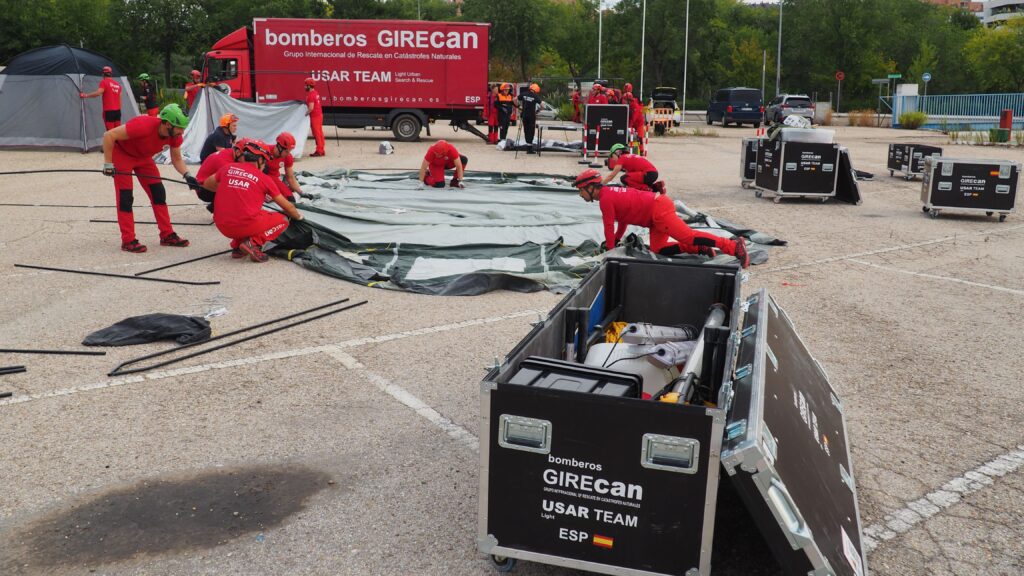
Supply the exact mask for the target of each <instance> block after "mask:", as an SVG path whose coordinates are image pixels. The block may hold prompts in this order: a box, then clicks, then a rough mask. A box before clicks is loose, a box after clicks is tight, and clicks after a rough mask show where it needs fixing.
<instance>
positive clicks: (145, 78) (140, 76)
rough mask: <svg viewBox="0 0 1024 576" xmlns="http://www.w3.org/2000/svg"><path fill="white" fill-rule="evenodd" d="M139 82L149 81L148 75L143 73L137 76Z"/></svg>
mask: <svg viewBox="0 0 1024 576" xmlns="http://www.w3.org/2000/svg"><path fill="white" fill-rule="evenodd" d="M139 80H149V74H146V73H145V72H143V73H142V74H139Z"/></svg>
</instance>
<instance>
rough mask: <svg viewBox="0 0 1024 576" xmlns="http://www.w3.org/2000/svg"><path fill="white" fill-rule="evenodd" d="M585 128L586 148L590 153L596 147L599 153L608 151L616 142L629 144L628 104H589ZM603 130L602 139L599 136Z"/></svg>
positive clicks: (585, 115)
mask: <svg viewBox="0 0 1024 576" xmlns="http://www.w3.org/2000/svg"><path fill="white" fill-rule="evenodd" d="M583 116H584V118H583V128H584V130H586V135H585V136H586V139H587V141H586V145H587V146H586V148H587V152H588V153H590V154H593V153H594V147H595V146H599V148H597V152H598V153H599V154H601V153H604V152H607V151H608V149H609V148H611V147H612V145H614V144H622V145H623V146H629V106H628V105H626V104H587V107H586V110H585V111H584V114H583ZM598 131H600V132H601V138H600V140H599V139H598V137H597V133H598Z"/></svg>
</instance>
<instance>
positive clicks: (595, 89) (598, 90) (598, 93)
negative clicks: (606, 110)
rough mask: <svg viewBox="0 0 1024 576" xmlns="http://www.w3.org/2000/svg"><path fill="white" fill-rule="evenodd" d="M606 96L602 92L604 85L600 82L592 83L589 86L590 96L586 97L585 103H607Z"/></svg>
mask: <svg viewBox="0 0 1024 576" xmlns="http://www.w3.org/2000/svg"><path fill="white" fill-rule="evenodd" d="M607 103H608V97H607V96H605V94H604V86H601V85H600V84H594V85H593V86H592V87H591V88H590V97H589V98H587V104H607Z"/></svg>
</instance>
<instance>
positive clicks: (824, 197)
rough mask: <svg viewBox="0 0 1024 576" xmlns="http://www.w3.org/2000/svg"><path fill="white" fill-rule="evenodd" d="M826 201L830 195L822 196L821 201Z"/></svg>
mask: <svg viewBox="0 0 1024 576" xmlns="http://www.w3.org/2000/svg"><path fill="white" fill-rule="evenodd" d="M825 202H828V196H822V197H821V203H822V204H824V203H825Z"/></svg>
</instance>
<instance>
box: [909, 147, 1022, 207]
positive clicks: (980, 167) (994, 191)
mask: <svg viewBox="0 0 1024 576" xmlns="http://www.w3.org/2000/svg"><path fill="white" fill-rule="evenodd" d="M1020 166H1021V165H1020V163H1018V162H1013V161H1011V160H981V159H977V158H971V159H966V158H946V157H934V158H933V157H931V156H928V157H926V158H925V159H924V177H923V178H921V210H922V211H923V212H925V213H927V214H929V215H930V216H931V217H932V218H937V217H938V216H939V212H940V211H943V210H946V209H952V210H956V211H957V212H975V213H977V212H984V213H985V215H986V216H992V215H993V214H999V221H1000V222H1003V221H1004V220H1006V216H1007V215H1008V214H1012V213H1013V212H1014V211H1015V210H1016V203H1017V181H1018V180H1019V179H1020Z"/></svg>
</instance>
